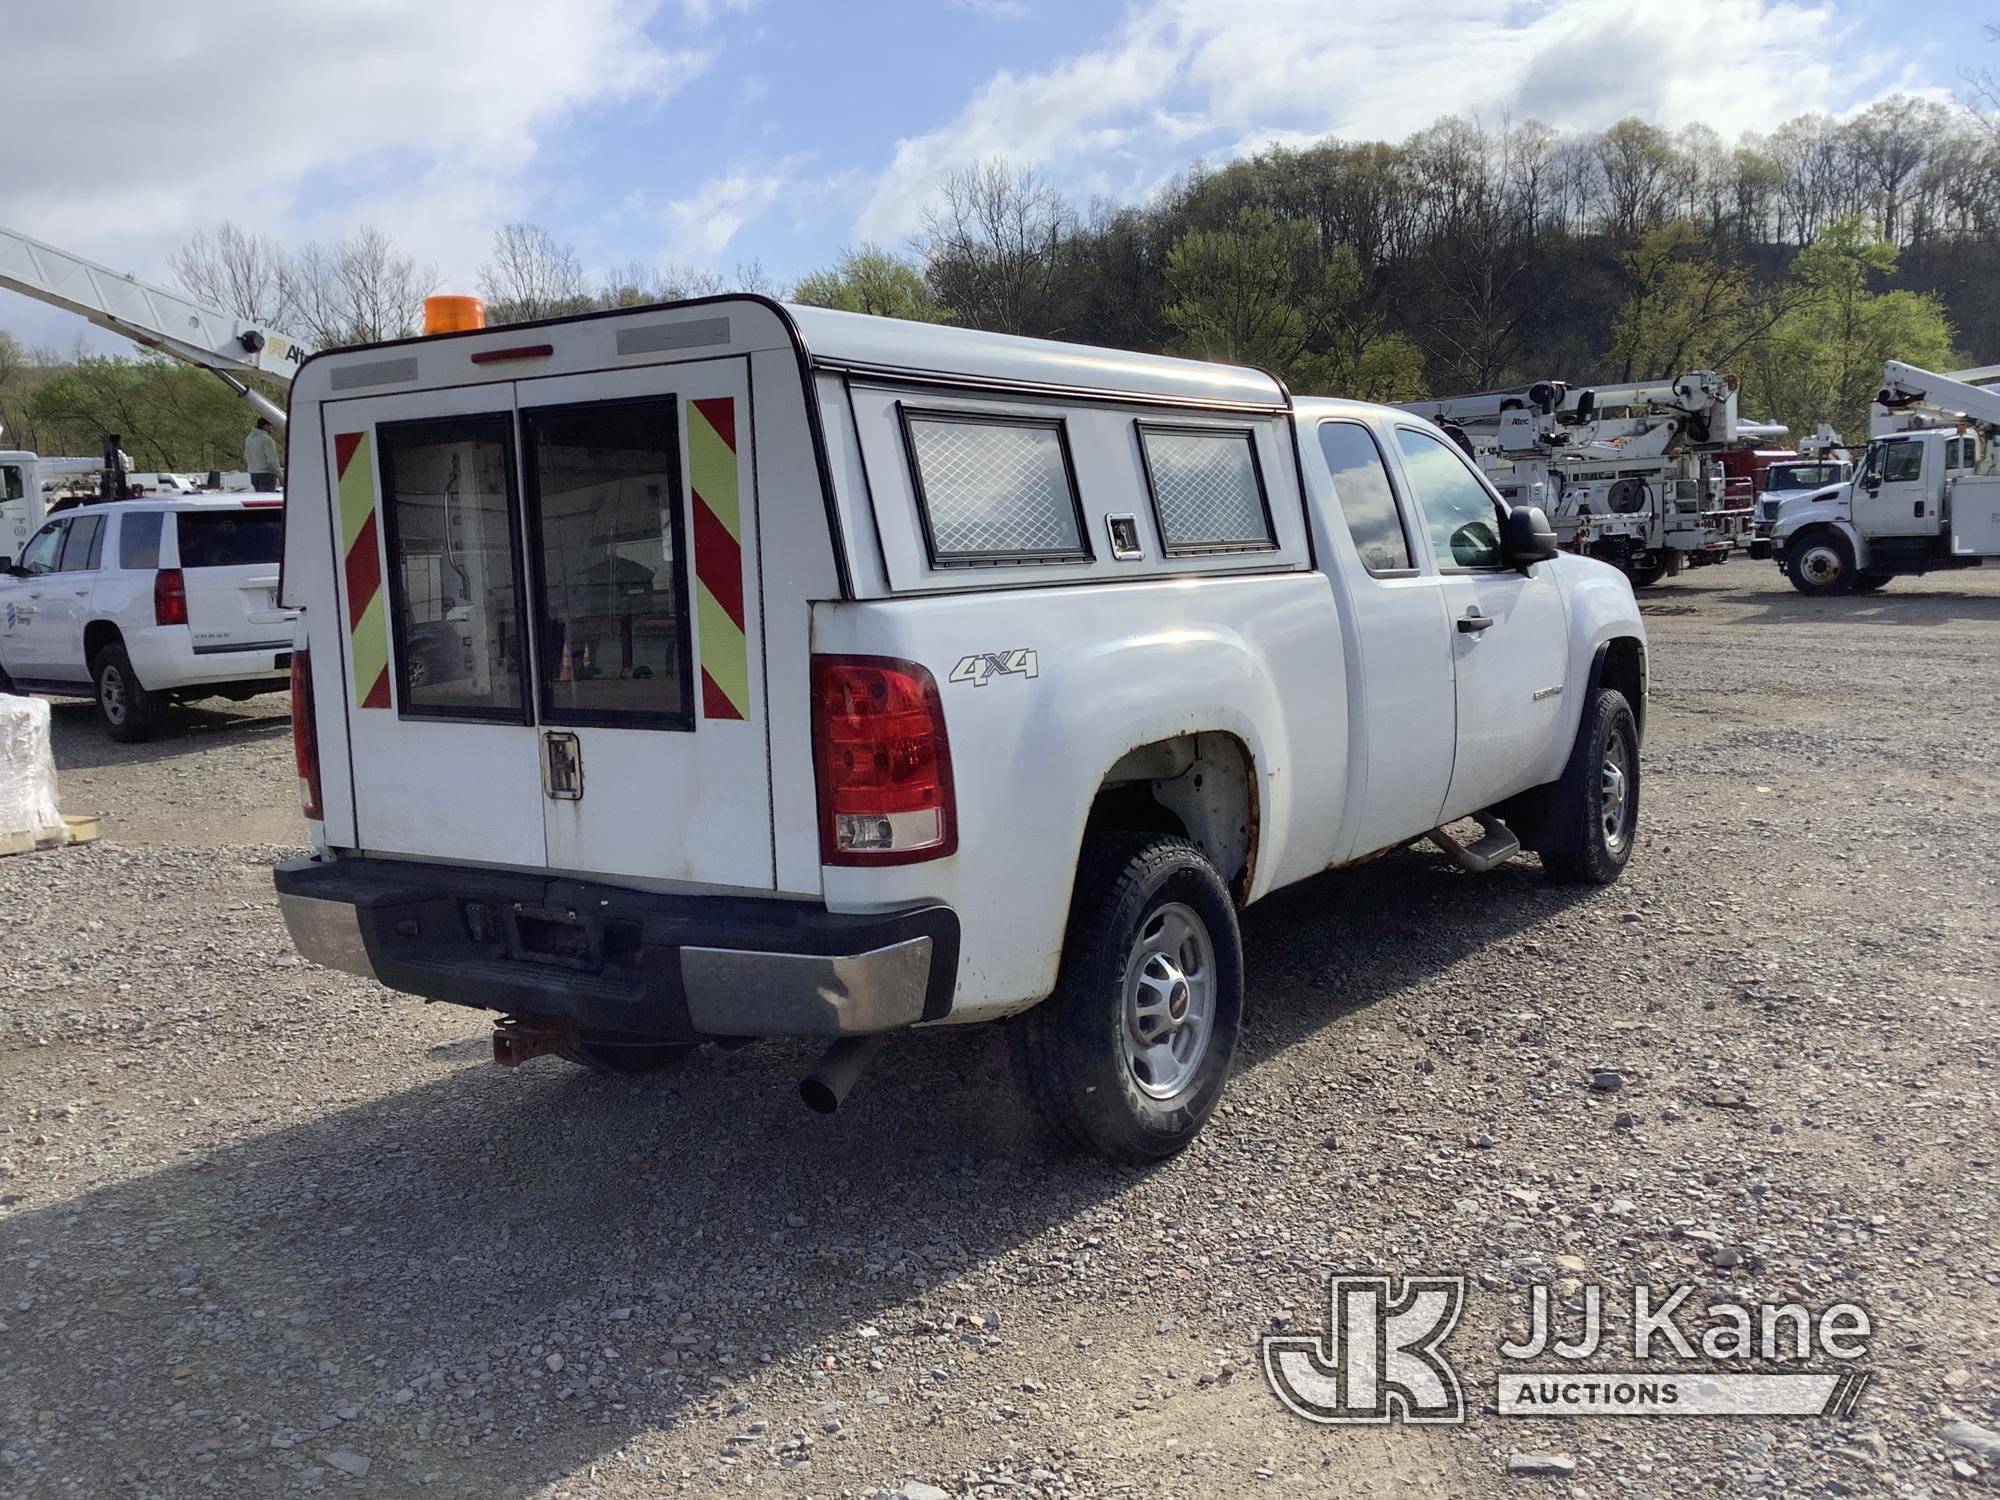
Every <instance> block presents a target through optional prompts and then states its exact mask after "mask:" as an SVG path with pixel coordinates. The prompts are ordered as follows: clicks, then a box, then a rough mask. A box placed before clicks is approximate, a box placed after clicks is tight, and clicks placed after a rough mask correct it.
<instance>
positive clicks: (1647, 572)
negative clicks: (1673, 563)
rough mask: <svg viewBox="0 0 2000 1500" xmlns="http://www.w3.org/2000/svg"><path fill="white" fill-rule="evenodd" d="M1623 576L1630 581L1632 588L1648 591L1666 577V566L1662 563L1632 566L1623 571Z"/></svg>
mask: <svg viewBox="0 0 2000 1500" xmlns="http://www.w3.org/2000/svg"><path fill="white" fill-rule="evenodd" d="M1625 576H1626V577H1627V578H1629V579H1631V580H1632V587H1633V588H1635V589H1649V588H1651V587H1652V586H1653V585H1654V584H1656V583H1658V582H1659V581H1660V580H1661V579H1662V578H1664V577H1666V576H1667V565H1666V563H1665V562H1664V561H1660V562H1649V563H1646V564H1643V565H1639V564H1632V565H1629V566H1628V567H1627V568H1626V569H1625Z"/></svg>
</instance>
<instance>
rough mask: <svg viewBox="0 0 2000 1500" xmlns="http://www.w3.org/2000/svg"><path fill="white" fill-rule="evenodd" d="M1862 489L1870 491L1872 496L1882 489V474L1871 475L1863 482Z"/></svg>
mask: <svg viewBox="0 0 2000 1500" xmlns="http://www.w3.org/2000/svg"><path fill="white" fill-rule="evenodd" d="M1861 488H1863V489H1864V490H1866V491H1868V493H1869V494H1871V495H1872V494H1874V493H1875V492H1876V491H1877V490H1879V489H1881V488H1882V476H1881V475H1880V474H1870V475H1869V476H1868V477H1867V478H1866V479H1864V480H1862V481H1861Z"/></svg>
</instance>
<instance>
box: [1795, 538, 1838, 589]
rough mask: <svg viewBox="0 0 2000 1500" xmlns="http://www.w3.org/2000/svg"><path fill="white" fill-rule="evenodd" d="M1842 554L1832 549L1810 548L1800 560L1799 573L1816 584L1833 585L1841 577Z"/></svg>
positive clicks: (1823, 547) (1822, 547)
mask: <svg viewBox="0 0 2000 1500" xmlns="http://www.w3.org/2000/svg"><path fill="white" fill-rule="evenodd" d="M1840 570H1841V562H1840V554H1839V553H1838V552H1835V551H1834V550H1833V548H1831V547H1825V546H1821V547H1808V548H1807V549H1806V553H1805V556H1804V557H1802V558H1800V559H1799V571H1800V572H1802V573H1804V574H1805V575H1806V577H1808V578H1810V579H1811V580H1812V581H1813V582H1814V583H1832V582H1833V581H1834V580H1835V579H1837V578H1838V577H1840Z"/></svg>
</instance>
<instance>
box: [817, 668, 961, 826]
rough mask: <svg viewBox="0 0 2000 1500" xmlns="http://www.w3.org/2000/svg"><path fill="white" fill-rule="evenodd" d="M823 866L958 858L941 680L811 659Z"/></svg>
mask: <svg viewBox="0 0 2000 1500" xmlns="http://www.w3.org/2000/svg"><path fill="white" fill-rule="evenodd" d="M812 735H813V765H814V768H815V770H816V773H817V775H818V778H819V818H820V840H819V843H820V858H821V859H823V860H825V861H826V863H828V864H830V865H897V864H908V863H910V862H912V861H914V860H920V859H939V858H942V857H943V856H945V855H947V854H950V853H951V852H952V851H954V850H955V849H957V848H958V826H957V814H956V809H955V808H954V806H953V803H952V791H951V747H950V746H949V745H948V744H947V743H946V742H945V734H944V705H943V703H941V702H940V701H939V699H938V687H937V679H936V678H934V677H933V676H931V674H930V673H929V671H927V670H926V669H925V668H923V667H921V666H919V665H917V663H915V662H910V661H897V660H894V659H892V658H890V657H885V656H815V657H814V658H813V659H812Z"/></svg>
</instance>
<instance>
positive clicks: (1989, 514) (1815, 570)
mask: <svg viewBox="0 0 2000 1500" xmlns="http://www.w3.org/2000/svg"><path fill="white" fill-rule="evenodd" d="M1996 375H2000V368H1993V369H1985V370H1964V371H1960V372H1958V373H1957V374H1955V375H1939V374H1935V373H1933V372H1931V371H1929V370H1920V369H1918V368H1917V367H1916V366H1915V365H1907V364H1903V363H1901V362H1900V361H1897V360H1890V361H1889V362H1888V363H1887V364H1886V365H1885V366H1884V367H1883V371H1882V388H1881V390H1880V392H1879V393H1878V394H1877V396H1876V399H1875V407H1874V412H1873V416H1872V421H1871V424H1870V425H1871V430H1872V431H1873V433H1874V436H1873V437H1871V438H1870V440H1869V443H1868V448H1867V451H1866V452H1865V453H1864V454H1863V455H1862V458H1861V462H1860V464H1859V466H1858V467H1857V468H1856V469H1855V471H1854V474H1853V477H1852V478H1850V479H1847V480H1845V481H1844V482H1841V483H1837V484H1831V485H1828V486H1825V487H1824V488H1821V489H1818V490H1814V491H1812V492H1810V493H1807V494H1802V495H1799V496H1796V497H1793V498H1790V499H1787V500H1786V501H1785V502H1784V503H1783V505H1782V506H1781V507H1780V509H1779V511H1778V517H1777V520H1776V521H1775V522H1774V523H1773V524H1772V527H1771V556H1772V558H1773V560H1774V561H1776V562H1777V564H1778V565H1779V566H1780V567H1782V568H1783V569H1784V570H1785V574H1786V576H1787V577H1788V578H1790V579H1791V581H1792V585H1793V587H1795V588H1797V589H1798V590H1799V592H1800V593H1803V594H1816V595H1818V594H1846V593H1872V592H1873V591H1874V590H1876V589H1879V588H1881V587H1882V586H1883V585H1884V584H1886V583H1887V582H1888V581H1889V580H1890V579H1891V578H1894V577H1896V576H1897V575H1898V574H1910V573H1916V574H1921V573H1929V572H1933V571H1936V570H1940V569H1946V568H1976V567H1979V566H1981V565H1982V564H1984V563H1985V562H1986V561H1987V560H1988V559H1989V558H1994V557H2000V473H1995V472H1993V469H1994V464H1995V459H1996V456H2000V455H1996V451H1995V449H1994V448H1993V446H1992V443H1993V437H1994V434H1995V433H1996V432H2000V390H1995V389H1992V388H1989V387H1987V386H1984V385H1980V384H1976V383H1975V382H1976V381H1978V380H1981V379H1987V378H1991V377H1993V376H1996Z"/></svg>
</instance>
